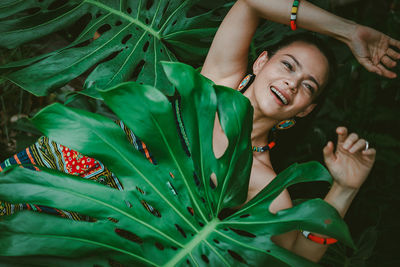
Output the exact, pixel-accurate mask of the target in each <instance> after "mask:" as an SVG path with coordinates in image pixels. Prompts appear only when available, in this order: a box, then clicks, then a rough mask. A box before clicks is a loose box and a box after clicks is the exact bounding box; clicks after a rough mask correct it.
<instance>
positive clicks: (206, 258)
mask: <svg viewBox="0 0 400 267" xmlns="http://www.w3.org/2000/svg"><path fill="white" fill-rule="evenodd" d="M201 259H202V260H203V261H204V262H205V263H210V260H209V259H208V257H207V256H206V255H204V254H202V255H201Z"/></svg>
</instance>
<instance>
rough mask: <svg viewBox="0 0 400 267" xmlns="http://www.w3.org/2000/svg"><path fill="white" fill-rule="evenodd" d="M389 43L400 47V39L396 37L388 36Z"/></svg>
mask: <svg viewBox="0 0 400 267" xmlns="http://www.w3.org/2000/svg"><path fill="white" fill-rule="evenodd" d="M389 45H391V46H395V47H397V48H398V49H400V41H397V40H396V39H393V38H389Z"/></svg>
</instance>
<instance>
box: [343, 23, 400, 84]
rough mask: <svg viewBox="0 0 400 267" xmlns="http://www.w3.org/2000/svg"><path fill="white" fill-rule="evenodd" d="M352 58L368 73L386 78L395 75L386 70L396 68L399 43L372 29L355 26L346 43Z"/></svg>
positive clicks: (398, 56)
mask: <svg viewBox="0 0 400 267" xmlns="http://www.w3.org/2000/svg"><path fill="white" fill-rule="evenodd" d="M346 43H347V45H348V46H349V47H350V49H351V51H352V52H353V54H354V56H355V57H356V59H357V60H358V62H360V64H361V65H363V66H364V67H365V68H366V69H367V70H368V71H370V72H375V73H377V74H379V75H382V76H385V77H387V78H396V77H397V75H396V74H395V73H394V72H392V71H390V70H388V68H393V67H395V66H396V64H397V62H396V60H399V59H400V53H398V52H397V51H395V50H394V49H393V48H397V49H400V42H399V41H397V40H395V39H393V38H390V37H389V36H387V35H385V34H383V33H381V32H379V31H376V30H374V29H372V28H369V27H366V26H362V25H357V26H356V27H355V32H354V34H353V35H352V36H351V37H350V41H348V42H346Z"/></svg>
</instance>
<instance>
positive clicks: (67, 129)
mask: <svg viewBox="0 0 400 267" xmlns="http://www.w3.org/2000/svg"><path fill="white" fill-rule="evenodd" d="M163 66H164V69H165V71H166V74H167V77H168V78H169V80H170V82H171V83H172V84H173V86H174V87H175V88H176V91H175V92H174V94H171V95H169V96H166V95H164V94H163V93H161V92H160V91H159V90H157V89H156V88H154V87H152V86H148V85H140V84H138V83H133V82H130V83H124V84H121V85H119V86H116V87H114V88H111V89H108V90H103V91H101V95H102V97H103V98H104V101H105V102H106V103H107V104H108V105H109V107H110V108H111V109H112V110H113V111H114V112H115V113H116V114H117V115H118V116H119V117H120V118H121V119H122V120H123V121H124V123H125V124H126V125H127V126H129V127H130V128H131V129H132V130H133V131H134V132H135V134H136V135H138V136H139V138H141V139H142V140H143V141H144V142H145V143H146V145H147V147H148V148H149V150H150V151H151V153H152V155H153V156H154V158H155V159H156V161H157V164H151V163H150V162H149V161H148V160H147V159H146V158H144V157H143V156H142V154H141V153H140V152H138V151H137V150H135V149H133V148H132V146H131V145H130V144H129V143H128V140H127V139H126V136H125V134H124V133H123V131H121V129H120V128H119V126H117V125H116V124H115V123H114V122H113V121H111V120H110V119H108V118H105V117H102V116H100V115H97V114H93V113H89V112H86V111H82V110H77V109H72V108H67V107H65V106H63V105H60V104H54V105H51V106H49V107H47V108H45V109H44V110H42V111H41V112H39V113H38V114H37V115H36V116H35V118H34V119H33V122H34V123H35V124H36V125H37V127H38V128H39V129H40V130H41V131H42V132H43V133H44V134H45V135H47V136H49V137H50V138H52V139H54V140H56V141H58V142H61V143H62V144H65V145H67V146H69V147H70V148H72V149H75V150H78V151H80V152H82V153H83V154H85V155H88V156H91V157H94V158H96V159H99V160H100V161H102V162H103V163H104V164H105V165H106V166H108V167H109V168H110V170H111V171H113V173H114V174H115V175H116V176H117V177H118V178H119V179H120V181H121V183H122V185H123V187H124V189H123V190H121V191H119V190H116V189H112V188H108V187H106V186H103V185H101V184H97V183H94V182H92V181H89V180H85V179H82V178H80V177H76V176H69V175H66V174H63V173H60V172H56V171H53V170H48V169H41V171H39V172H38V171H32V170H29V169H24V168H18V167H16V168H9V169H6V170H5V171H4V172H3V173H1V174H0V175H1V177H0V199H4V200H6V201H9V202H11V203H35V204H39V205H46V206H50V207H57V208H59V209H64V210H70V211H76V212H79V213H81V214H85V215H88V216H90V217H93V218H96V221H93V222H86V221H71V220H68V219H63V218H60V217H57V216H52V215H47V214H43V213H36V212H30V211H24V212H18V213H16V214H14V215H11V216H7V217H3V218H2V219H1V220H0V227H1V229H2V230H1V231H0V260H1V261H3V262H7V263H11V264H13V263H28V264H39V265H40V264H41V265H50V266H51V265H57V266H71V265H73V266H79V265H83V266H88V265H89V264H90V266H108V264H110V265H111V266H115V264H117V263H121V264H126V265H130V266H142V265H143V266H160V265H163V266H182V265H194V266H205V265H208V264H210V265H212V266H240V265H250V266H260V265H261V264H263V263H270V264H272V265H273V266H287V265H290V266H310V265H311V266H312V265H313V263H311V262H309V261H307V260H305V259H303V258H301V257H299V256H296V255H294V254H292V253H291V252H289V251H287V250H285V249H283V248H281V247H279V246H277V245H275V244H274V243H273V242H272V241H271V237H272V236H273V235H277V234H281V233H284V232H287V231H290V230H294V229H307V230H309V231H314V232H318V233H324V234H327V235H330V236H333V237H335V238H337V239H339V240H340V241H343V242H344V243H345V244H347V245H352V241H351V238H350V236H349V232H348V229H347V227H346V224H345V223H344V222H343V221H342V220H341V218H340V216H339V215H338V213H337V212H336V210H335V209H334V208H332V207H331V206H329V205H328V204H327V203H325V202H324V201H322V200H320V199H314V200H308V201H304V202H302V203H301V204H299V205H296V206H294V207H293V208H291V209H287V210H282V211H279V212H278V213H276V214H272V213H270V212H269V205H270V204H271V202H272V201H273V200H274V199H275V198H276V196H278V194H279V193H280V192H282V190H284V189H285V188H286V187H288V186H290V185H292V184H296V183H299V182H308V181H330V179H331V178H330V176H329V173H328V172H327V170H326V169H325V168H324V167H323V166H322V165H320V164H319V163H317V162H310V163H305V164H294V165H292V166H291V167H289V168H288V169H287V170H285V171H283V172H282V173H280V174H279V175H278V176H277V177H276V178H275V179H274V180H273V181H272V182H271V183H270V185H269V186H267V187H266V188H265V189H264V190H263V191H261V192H260V193H259V194H258V195H257V196H256V197H255V198H253V199H252V200H251V201H250V202H248V203H247V204H246V205H244V206H243V207H241V208H240V209H239V210H238V211H237V212H236V213H234V214H233V215H231V216H229V217H227V218H222V217H221V216H218V215H220V213H221V211H222V210H224V209H225V208H235V207H237V206H239V205H240V204H241V203H243V202H244V201H245V199H246V195H247V190H248V182H249V174H250V169H251V165H252V151H251V146H250V133H251V129H252V125H251V122H252V108H251V105H250V103H249V101H248V99H247V98H245V97H244V96H242V95H241V94H240V93H239V92H237V91H235V90H232V89H230V88H226V87H222V86H216V85H214V84H213V83H212V82H211V81H210V80H208V79H206V78H204V77H203V76H201V75H200V74H199V73H198V72H196V71H195V70H194V69H193V68H192V67H190V66H187V65H184V64H182V63H164V65H163ZM216 112H217V113H218V114H219V119H220V123H221V126H222V129H223V130H224V132H225V134H226V136H227V138H228V140H229V146H228V148H227V149H226V151H225V153H224V154H223V155H222V156H221V157H219V158H216V157H215V155H214V153H213V149H212V129H213V125H214V120H215V114H216ZM212 176H214V177H215V179H216V180H215V182H213V183H211V182H210V179H211V177H212ZM109 218H112V219H111V220H110V219H109Z"/></svg>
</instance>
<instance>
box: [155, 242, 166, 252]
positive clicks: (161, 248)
mask: <svg viewBox="0 0 400 267" xmlns="http://www.w3.org/2000/svg"><path fill="white" fill-rule="evenodd" d="M155 245H156V248H158V249H159V250H164V246H163V244H161V243H159V242H156V243H155Z"/></svg>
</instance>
